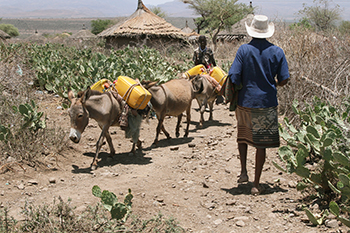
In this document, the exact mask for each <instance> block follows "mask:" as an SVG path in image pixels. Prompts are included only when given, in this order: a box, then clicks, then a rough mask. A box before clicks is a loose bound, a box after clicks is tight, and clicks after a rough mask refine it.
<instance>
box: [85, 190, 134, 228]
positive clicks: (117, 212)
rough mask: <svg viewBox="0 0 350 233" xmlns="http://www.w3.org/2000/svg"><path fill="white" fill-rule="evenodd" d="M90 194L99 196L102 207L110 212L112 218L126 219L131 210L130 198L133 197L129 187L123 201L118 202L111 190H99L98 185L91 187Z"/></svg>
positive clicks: (123, 220)
mask: <svg viewBox="0 0 350 233" xmlns="http://www.w3.org/2000/svg"><path fill="white" fill-rule="evenodd" d="M92 194H93V195H94V196H95V197H98V198H101V202H102V205H103V207H105V208H106V209H107V210H108V211H109V212H110V213H111V218H112V219H116V220H122V222H125V221H126V219H127V218H128V216H129V214H130V211H131V204H132V202H131V200H132V198H133V195H132V194H131V190H130V189H129V192H128V194H127V195H126V196H125V198H124V202H123V203H121V202H118V198H117V196H116V195H115V194H114V193H113V192H110V191H108V190H103V192H101V189H100V187H98V186H97V185H95V186H94V187H92Z"/></svg>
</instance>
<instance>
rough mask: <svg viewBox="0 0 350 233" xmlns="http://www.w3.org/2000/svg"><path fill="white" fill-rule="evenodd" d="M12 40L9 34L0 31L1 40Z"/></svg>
mask: <svg viewBox="0 0 350 233" xmlns="http://www.w3.org/2000/svg"><path fill="white" fill-rule="evenodd" d="M10 38H11V36H10V35H9V34H7V33H6V32H4V31H3V30H0V40H7V39H10Z"/></svg>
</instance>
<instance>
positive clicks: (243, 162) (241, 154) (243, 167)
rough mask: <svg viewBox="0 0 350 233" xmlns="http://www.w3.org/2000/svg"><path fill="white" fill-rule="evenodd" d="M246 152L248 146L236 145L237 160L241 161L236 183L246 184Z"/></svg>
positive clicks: (244, 144) (243, 144)
mask: <svg viewBox="0 0 350 233" xmlns="http://www.w3.org/2000/svg"><path fill="white" fill-rule="evenodd" d="M247 150H248V145H247V144H246V143H238V151H239V159H240V161H241V174H240V175H239V179H238V181H237V182H238V183H243V182H248V173H247Z"/></svg>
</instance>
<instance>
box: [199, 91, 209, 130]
mask: <svg viewBox="0 0 350 233" xmlns="http://www.w3.org/2000/svg"><path fill="white" fill-rule="evenodd" d="M207 103H208V99H207V97H205V98H204V99H203V101H202V105H201V107H200V114H201V118H200V120H199V128H202V127H203V123H204V112H205V107H206V106H207Z"/></svg>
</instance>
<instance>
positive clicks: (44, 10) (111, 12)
mask: <svg viewBox="0 0 350 233" xmlns="http://www.w3.org/2000/svg"><path fill="white" fill-rule="evenodd" d="M146 6H147V7H152V5H151V6H150V5H146ZM157 6H158V7H161V8H162V10H163V11H165V12H166V13H167V15H168V16H169V17H194V15H193V11H192V10H191V9H189V8H188V6H187V5H186V4H184V3H182V2H181V1H169V2H167V3H164V4H160V5H157ZM136 8H137V0H127V1H126V0H104V1H100V0H84V1H81V0H50V1H47V0H35V1H28V0H2V1H1V2H0V17H2V18H84V17H89V18H91V17H120V16H129V15H131V14H132V13H133V12H134V11H135V10H136Z"/></svg>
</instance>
